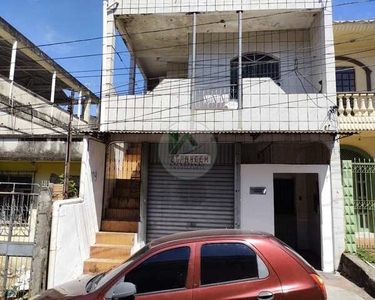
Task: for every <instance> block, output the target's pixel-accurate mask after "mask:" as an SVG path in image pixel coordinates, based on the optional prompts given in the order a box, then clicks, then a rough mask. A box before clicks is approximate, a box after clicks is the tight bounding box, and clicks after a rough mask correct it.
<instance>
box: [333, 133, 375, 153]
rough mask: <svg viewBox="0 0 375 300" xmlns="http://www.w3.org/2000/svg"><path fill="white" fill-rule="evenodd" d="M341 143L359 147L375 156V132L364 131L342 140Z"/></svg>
mask: <svg viewBox="0 0 375 300" xmlns="http://www.w3.org/2000/svg"><path fill="white" fill-rule="evenodd" d="M340 145H348V146H354V147H356V148H359V149H361V150H363V151H365V152H367V154H369V155H371V156H372V157H373V158H375V133H374V132H369V133H366V132H363V133H361V134H355V135H352V136H349V137H346V138H343V139H341V140H340Z"/></svg>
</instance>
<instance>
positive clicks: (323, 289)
mask: <svg viewBox="0 0 375 300" xmlns="http://www.w3.org/2000/svg"><path fill="white" fill-rule="evenodd" d="M310 276H311V278H312V279H313V280H314V281H315V283H316V285H317V286H318V288H319V289H320V291H321V292H322V294H323V300H327V291H326V287H325V285H324V282H323V280H322V278H320V277H319V275H317V274H310Z"/></svg>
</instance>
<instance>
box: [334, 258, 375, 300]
mask: <svg viewBox="0 0 375 300" xmlns="http://www.w3.org/2000/svg"><path fill="white" fill-rule="evenodd" d="M339 271H340V273H341V275H343V276H345V277H346V278H347V279H349V280H350V281H352V282H354V283H355V284H357V285H358V286H359V287H362V288H364V289H365V291H366V292H367V293H368V294H369V295H371V296H372V297H375V268H373V267H371V266H369V265H368V264H367V263H366V262H364V261H362V260H361V259H360V258H358V257H357V256H355V255H353V254H349V253H343V254H342V256H341V261H340V266H339Z"/></svg>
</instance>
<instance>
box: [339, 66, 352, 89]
mask: <svg viewBox="0 0 375 300" xmlns="http://www.w3.org/2000/svg"><path fill="white" fill-rule="evenodd" d="M340 69H347V70H349V69H350V71H353V73H351V72H348V71H346V72H343V73H342V74H344V73H347V74H353V75H354V79H353V81H354V86H353V87H354V90H352V91H350V90H349V91H339V90H338V89H337V87H338V86H337V83H338V80H337V73H338V72H339V70H340ZM356 79H357V78H356V74H355V67H353V66H336V67H335V80H336V90H337V93H353V92H356V90H357V82H356V81H357V80H356ZM343 80H344V79H341V81H343ZM348 80H349V87H350V79H348ZM341 86H342V87H343V84H341Z"/></svg>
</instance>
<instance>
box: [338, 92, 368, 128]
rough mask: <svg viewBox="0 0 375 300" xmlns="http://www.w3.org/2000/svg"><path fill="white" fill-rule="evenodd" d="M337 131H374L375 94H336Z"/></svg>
mask: <svg viewBox="0 0 375 300" xmlns="http://www.w3.org/2000/svg"><path fill="white" fill-rule="evenodd" d="M337 101H338V129H339V130H341V131H366V130H375V111H374V106H375V94H373V93H371V94H352V93H349V94H337Z"/></svg>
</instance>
